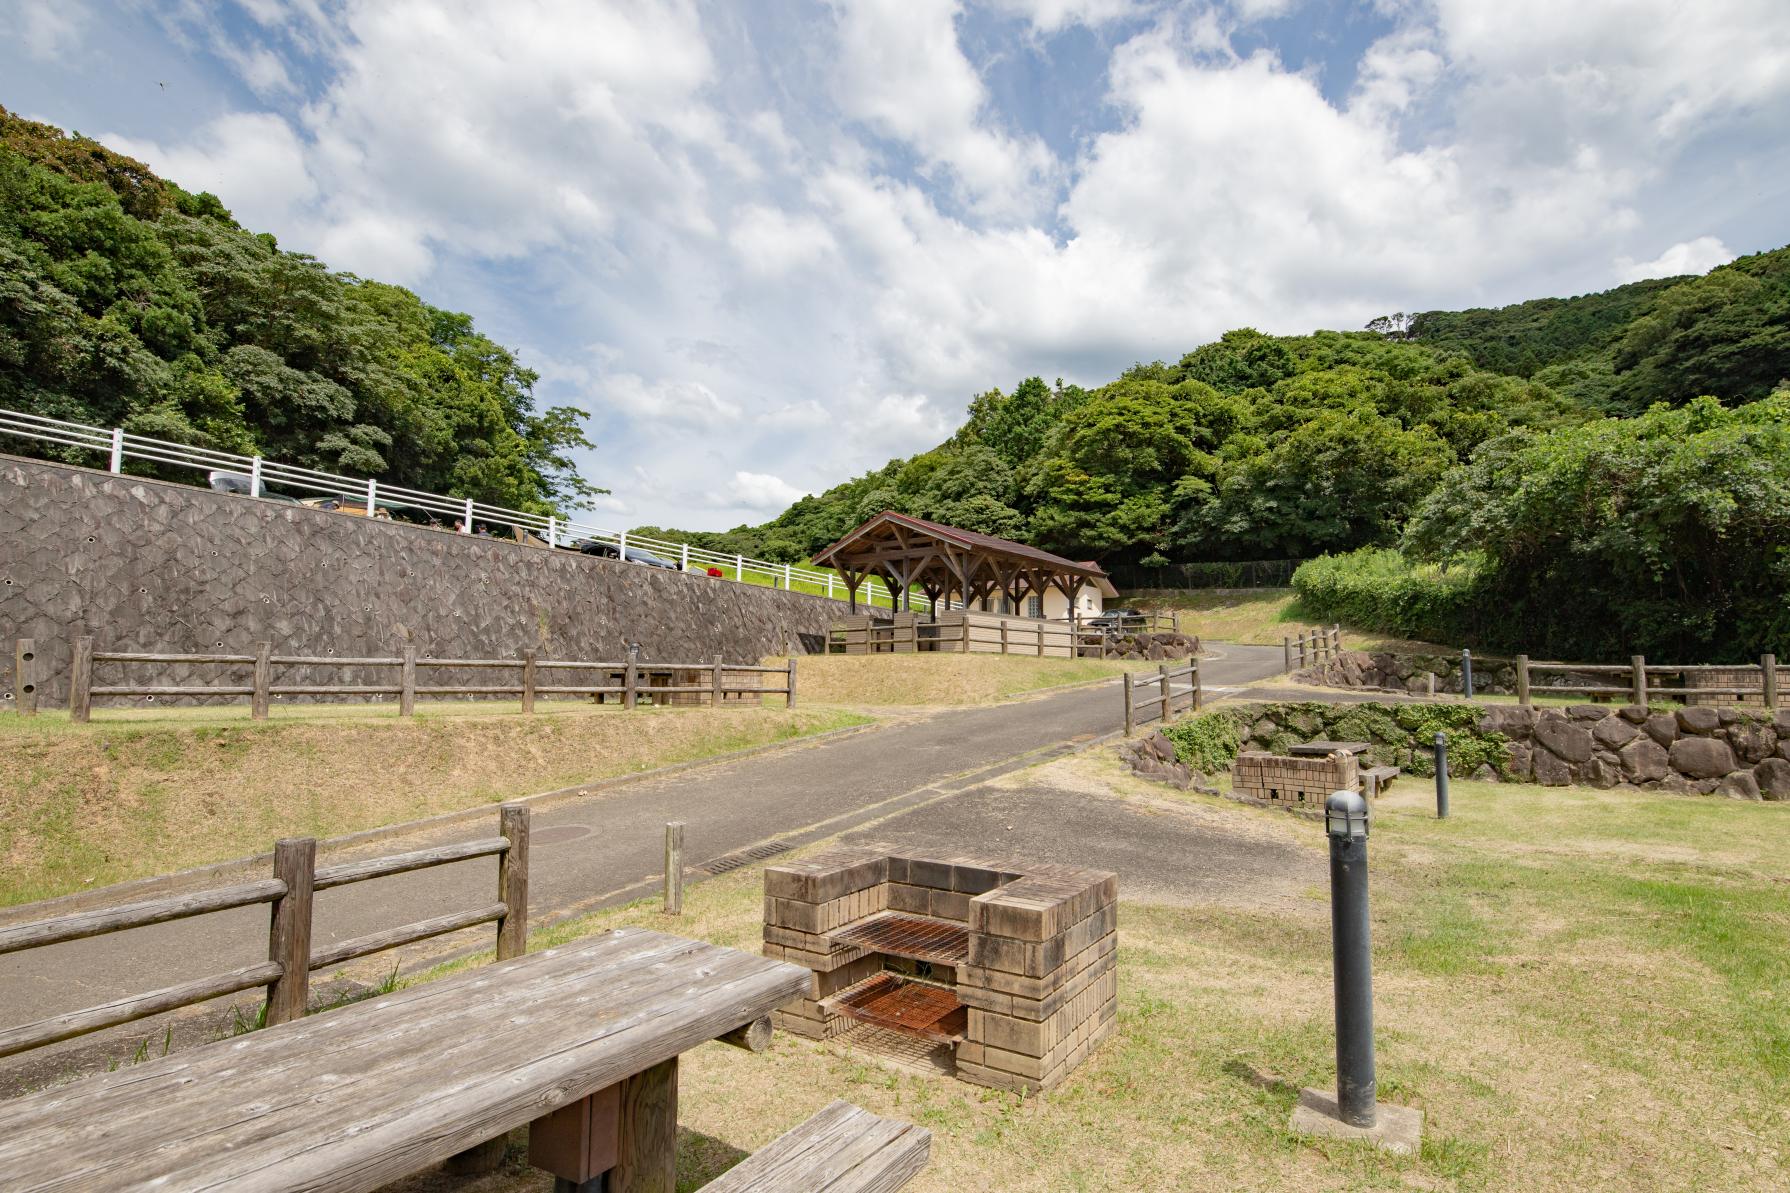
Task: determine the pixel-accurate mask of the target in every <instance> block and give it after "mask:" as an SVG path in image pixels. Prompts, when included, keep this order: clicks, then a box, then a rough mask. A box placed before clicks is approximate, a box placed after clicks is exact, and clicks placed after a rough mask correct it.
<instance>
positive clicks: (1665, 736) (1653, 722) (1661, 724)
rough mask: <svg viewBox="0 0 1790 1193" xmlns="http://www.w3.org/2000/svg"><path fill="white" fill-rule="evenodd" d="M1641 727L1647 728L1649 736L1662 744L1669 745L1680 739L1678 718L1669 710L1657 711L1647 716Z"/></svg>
mask: <svg viewBox="0 0 1790 1193" xmlns="http://www.w3.org/2000/svg"><path fill="white" fill-rule="evenodd" d="M1641 728H1643V729H1645V730H1647V736H1648V737H1651V738H1652V739H1653V740H1654V741H1656V742H1658V743H1659V744H1660V745H1662V746H1669V745H1671V744H1672V743H1673V742H1675V741H1677V740H1678V718H1677V717H1675V716H1673V715H1672V714H1671V713H1669V712H1662V713H1655V714H1654V715H1653V716H1651V717H1648V718H1647V723H1646V724H1645V725H1643V726H1641Z"/></svg>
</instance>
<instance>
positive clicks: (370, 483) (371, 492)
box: [367, 476, 379, 518]
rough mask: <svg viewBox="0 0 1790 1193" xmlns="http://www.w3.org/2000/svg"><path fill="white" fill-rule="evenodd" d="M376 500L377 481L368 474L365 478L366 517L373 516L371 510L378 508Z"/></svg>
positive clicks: (377, 496) (377, 495) (377, 494)
mask: <svg viewBox="0 0 1790 1193" xmlns="http://www.w3.org/2000/svg"><path fill="white" fill-rule="evenodd" d="M378 500H379V482H378V481H376V480H374V479H373V478H372V477H370V476H369V477H368V478H367V517H369V518H371V517H372V516H373V511H374V510H375V509H376V508H378V507H377V504H376V503H377V502H378Z"/></svg>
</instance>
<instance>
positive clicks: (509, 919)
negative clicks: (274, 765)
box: [0, 804, 528, 1056]
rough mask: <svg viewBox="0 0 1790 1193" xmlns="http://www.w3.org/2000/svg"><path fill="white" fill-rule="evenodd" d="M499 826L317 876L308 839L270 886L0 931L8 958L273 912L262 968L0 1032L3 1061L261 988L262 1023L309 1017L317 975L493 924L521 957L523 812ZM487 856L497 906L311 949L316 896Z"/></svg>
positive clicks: (501, 942) (0, 947)
mask: <svg viewBox="0 0 1790 1193" xmlns="http://www.w3.org/2000/svg"><path fill="white" fill-rule="evenodd" d="M498 826H499V827H498V832H499V835H498V836H495V837H489V838H486V839H483V840H479V841H465V842H461V843H459V844H456V845H442V846H438V847H436V848H433V849H419V850H416V851H414V852H411V853H399V854H393V855H391V856H389V857H379V858H369V859H366V860H364V861H358V862H342V863H339V864H336V865H331V866H323V867H319V866H318V865H317V841H316V839H315V838H314V837H299V838H291V839H287V840H283V841H279V842H277V843H276V844H275V845H274V852H273V877H271V878H263V879H258V880H256V881H254V882H240V883H236V884H234V885H231V886H223V887H215V888H213V889H211V890H207V891H199V892H196V893H193V894H185V895H169V896H167V897H165V898H160V899H145V900H142V901H140V902H136V903H125V904H121V905H119V906H117V907H107V908H101V909H98V910H95V911H82V912H75V913H73V914H70V915H63V916H56V917H54V918H52V919H46V920H35V921H32V922H29V923H23V924H14V925H11V926H9V927H0V955H4V954H6V953H16V952H20V951H22V950H25V949H37V948H43V947H45V946H46V945H52V944H61V943H63V942H65V941H70V940H83V939H86V938H87V937H90V936H104V935H107V934H109V933H113V932H122V931H125V930H126V929H129V928H141V927H145V926H147V925H149V924H163V923H167V922H168V921H170V920H181V919H189V918H191V917H193V916H198V915H205V914H208V913H210V912H214V911H229V910H231V909H233V908H238V907H252V906H255V905H257V904H261V903H266V904H269V905H270V908H271V910H270V912H269V916H268V921H269V922H268V949H267V960H266V961H261V962H257V963H256V964H254V965H245V966H242V967H241V968H238V969H233V970H230V971H229V972H227V973H221V974H214V975H212V976H209V977H203V978H195V979H193V980H191V981H187V982H181V983H179V984H178V985H174V986H166V987H164V988H162V989H160V990H152V991H150V992H148V993H147V994H138V995H132V996H130V997H128V998H121V999H118V1000H116V1001H114V1002H109V1003H106V1004H104V1005H102V1006H97V1007H88V1008H86V1009H84V1010H80V1011H71V1012H68V1013H65V1014H61V1015H54V1016H51V1017H50V1018H48V1019H40V1020H38V1021H37V1022H35V1023H27V1024H23V1025H21V1026H18V1027H12V1028H7V1029H5V1030H3V1031H0V1056H11V1055H13V1054H15V1053H19V1052H26V1051H29V1050H30V1049H33V1048H42V1047H43V1046H45V1045H46V1044H55V1043H58V1042H59V1041H62V1040H68V1039H72V1038H74V1037H75V1036H81V1035H86V1034H88V1033H89V1032H95V1031H101V1030H104V1029H105V1028H108V1027H117V1026H119V1025H120V1024H124V1023H131V1022H134V1021H136V1020H138V1019H146V1018H148V1017H149V1016H151V1015H159V1014H161V1013H163V1012H164V1011H172V1010H176V1009H178V1008H180V1007H186V1006H192V1005H194V1004H195V1003H202V1002H208V1001H210V1000H211V999H214V998H220V997H222V996H224V995H228V994H238V993H240V992H242V991H244V990H249V989H253V988H254V987H256V986H265V987H266V988H267V995H266V1013H265V1015H264V1016H263V1021H264V1022H265V1023H268V1024H274V1023H285V1022H287V1021H289V1020H292V1019H297V1018H299V1017H300V1016H302V1015H303V1014H304V1013H305V1008H306V1004H307V1002H308V1000H309V997H310V975H311V972H312V971H313V970H318V969H327V968H329V967H331V966H335V965H341V964H342V963H344V962H346V961H352V960H354V959H355V958H357V957H365V956H368V955H369V954H372V953H380V952H384V951H385V950H387V949H394V948H397V947H398V946H400V945H406V944H413V943H415V942H416V941H419V940H427V939H429V938H431V937H435V936H443V935H445V934H447V933H449V932H458V931H459V930H461V929H462V928H471V927H473V926H475V925H478V924H488V923H491V922H493V921H495V922H496V924H497V959H498V960H499V961H505V960H508V959H509V958H511V957H519V956H521V955H522V953H523V952H524V951H525V950H526V948H527V942H528V809H527V808H526V807H525V806H523V805H521V804H504V805H502V806H501V807H500V808H499V810H498ZM491 855H496V857H497V859H498V862H497V899H496V901H494V902H492V903H488V904H485V905H483V906H480V907H475V908H472V909H471V910H468V911H461V912H453V913H450V914H447V915H440V916H435V917H434V918H432V919H427V920H420V921H418V922H416V923H413V924H405V925H402V926H401V927H397V928H388V929H386V930H384V931H382V932H374V933H371V934H369V935H366V936H359V937H355V938H354V939H352V940H345V941H342V942H341V943H340V944H336V945H331V946H329V947H328V948H325V949H313V948H312V947H311V913H312V896H313V894H314V893H315V892H317V891H324V890H329V889H330V888H332V887H338V886H348V885H349V884H351V883H356V882H366V881H368V880H369V879H373V878H384V877H386V876H388V875H392V874H405V873H408V872H410V871H412V870H422V869H425V868H427V867H431V866H444V865H447V864H448V863H450V862H461V861H465V860H467V859H468V858H476V857H487V856H491Z"/></svg>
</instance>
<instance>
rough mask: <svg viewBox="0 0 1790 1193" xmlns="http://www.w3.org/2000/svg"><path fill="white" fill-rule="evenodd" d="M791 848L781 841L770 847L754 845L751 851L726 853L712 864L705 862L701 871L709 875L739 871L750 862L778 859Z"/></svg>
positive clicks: (774, 842)
mask: <svg viewBox="0 0 1790 1193" xmlns="http://www.w3.org/2000/svg"><path fill="white" fill-rule="evenodd" d="M788 852H789V846H788V845H785V844H784V843H783V842H781V841H772V842H771V843H770V844H769V845H754V846H753V847H752V848H750V849H739V850H735V851H734V852H733V853H724V854H722V855H721V856H720V857H718V858H716V859H715V860H714V861H711V862H704V863H703V864H702V866H701V867H700V869H702V870H703V871H705V872H707V873H709V874H725V873H727V872H728V871H729V870H738V869H739V868H740V867H741V866H744V865H746V864H748V863H750V862H762V861H764V860H766V859H767V858H773V857H776V856H777V855H778V854H780V853H788Z"/></svg>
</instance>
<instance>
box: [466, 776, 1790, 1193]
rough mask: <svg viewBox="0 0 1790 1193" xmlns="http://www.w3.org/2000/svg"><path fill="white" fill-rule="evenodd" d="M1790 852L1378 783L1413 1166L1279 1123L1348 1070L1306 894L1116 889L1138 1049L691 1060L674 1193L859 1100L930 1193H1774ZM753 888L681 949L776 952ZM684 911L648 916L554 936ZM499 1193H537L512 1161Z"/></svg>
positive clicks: (1580, 809)
mask: <svg viewBox="0 0 1790 1193" xmlns="http://www.w3.org/2000/svg"><path fill="white" fill-rule="evenodd" d="M1115 781H1116V782H1123V781H1124V780H1115ZM1150 790H1151V791H1153V792H1156V793H1160V792H1162V790H1163V789H1161V788H1151V789H1150ZM1188 798H1193V799H1200V798H1202V797H1188ZM1222 806H1223V807H1224V808H1226V809H1228V810H1229V811H1230V812H1231V813H1232V814H1234V815H1237V816H1245V817H1248V816H1257V817H1275V818H1276V821H1277V822H1282V821H1280V820H1279V817H1278V816H1277V815H1276V814H1274V813H1270V812H1258V811H1255V810H1252V809H1243V808H1238V807H1237V806H1236V805H1233V804H1229V803H1225V804H1223V805H1222ZM1317 832H1318V830H1317V829H1316V828H1315V827H1314V828H1313V829H1312V833H1313V838H1314V839H1313V848H1314V849H1315V848H1318V847H1319V846H1318V837H1317ZM1787 849H1790V815H1787V814H1786V810H1785V809H1784V808H1782V807H1779V806H1776V805H1771V804H1745V803H1733V802H1729V801H1716V800H1694V799H1685V798H1682V797H1673V796H1655V795H1645V794H1636V793H1619V792H1596V791H1588V790H1578V789H1552V790H1545V791H1544V790H1542V789H1540V788H1534V787H1526V786H1498V785H1494V784H1479V783H1469V782H1461V783H1456V784H1455V787H1454V816H1453V817H1452V818H1451V819H1450V820H1448V821H1446V822H1438V821H1436V820H1434V819H1433V818H1432V816H1431V814H1430V812H1429V811H1428V792H1427V790H1426V789H1424V788H1423V787H1422V785H1421V784H1412V785H1407V786H1405V787H1404V788H1403V790H1402V791H1400V792H1398V793H1396V794H1394V795H1389V796H1388V797H1387V798H1386V799H1385V800H1384V801H1382V803H1381V805H1380V807H1379V809H1378V811H1377V815H1376V824H1375V835H1374V841H1373V859H1372V864H1373V873H1374V889H1373V898H1374V930H1375V946H1376V947H1375V967H1376V972H1375V981H1376V1015H1377V1019H1378V1042H1379V1049H1380V1054H1379V1075H1380V1082H1381V1085H1380V1088H1381V1094H1382V1097H1384V1098H1386V1099H1388V1100H1393V1101H1398V1102H1403V1103H1407V1104H1411V1105H1416V1106H1420V1107H1422V1108H1423V1109H1424V1110H1425V1111H1426V1112H1427V1116H1428V1117H1427V1121H1426V1123H1425V1133H1424V1146H1423V1150H1422V1153H1421V1154H1420V1155H1419V1156H1418V1157H1416V1158H1414V1159H1398V1158H1394V1157H1391V1156H1386V1155H1382V1154H1379V1153H1377V1152H1374V1151H1372V1150H1369V1149H1367V1148H1365V1147H1363V1146H1361V1145H1347V1144H1341V1143H1313V1142H1309V1141H1303V1140H1299V1139H1295V1138H1293V1137H1291V1136H1289V1135H1288V1134H1287V1132H1286V1130H1285V1127H1286V1121H1287V1116H1288V1113H1289V1111H1290V1109H1291V1106H1292V1103H1293V1099H1294V1097H1295V1096H1296V1091H1297V1089H1298V1087H1300V1086H1302V1085H1317V1086H1326V1085H1329V1084H1331V1083H1332V1082H1333V1080H1334V1069H1333V1062H1332V1051H1331V1049H1332V1026H1331V1019H1330V1014H1331V1012H1330V962H1329V952H1328V950H1329V927H1328V919H1327V916H1326V914H1325V904H1324V902H1323V900H1324V898H1325V894H1324V892H1323V891H1321V890H1314V891H1312V892H1310V897H1311V903H1310V909H1309V913H1308V914H1304V915H1292V916H1289V915H1287V914H1285V913H1278V914H1276V913H1270V912H1255V913H1252V912H1247V911H1238V910H1231V909H1221V908H1216V907H1210V906H1193V907H1173V906H1162V905H1150V904H1145V903H1139V902H1136V901H1127V902H1126V903H1125V906H1124V908H1123V912H1122V916H1121V926H1120V1024H1121V1029H1120V1033H1119V1035H1118V1036H1117V1037H1115V1038H1114V1039H1113V1040H1112V1041H1110V1042H1109V1043H1108V1044H1107V1045H1106V1046H1105V1047H1104V1048H1103V1049H1102V1050H1101V1051H1100V1052H1098V1053H1097V1054H1096V1055H1095V1057H1094V1058H1093V1059H1092V1060H1091V1061H1090V1062H1089V1063H1088V1064H1087V1065H1086V1066H1084V1067H1083V1069H1082V1070H1081V1071H1080V1072H1079V1073H1077V1074H1076V1075H1075V1076H1074V1077H1073V1078H1072V1079H1071V1080H1070V1081H1069V1082H1068V1083H1067V1085H1065V1086H1064V1087H1063V1088H1062V1089H1060V1090H1058V1091H1056V1092H1055V1093H1053V1094H1051V1095H1049V1096H1047V1097H1043V1098H1033V1099H1020V1098H1016V1097H1013V1096H1010V1095H1006V1094H999V1093H993V1092H990V1091H987V1090H981V1089H978V1088H976V1087H973V1086H967V1085H960V1084H957V1083H954V1082H951V1081H946V1080H939V1079H928V1078H923V1077H918V1076H914V1075H910V1074H908V1073H905V1072H895V1071H891V1070H889V1069H886V1068H883V1067H881V1066H879V1065H877V1064H875V1063H872V1062H869V1061H867V1060H866V1059H865V1058H864V1057H863V1056H861V1055H859V1054H855V1053H854V1052H853V1051H852V1050H850V1049H849V1048H847V1047H844V1046H841V1045H837V1044H833V1045H816V1044H812V1043H809V1042H806V1041H801V1040H796V1039H792V1038H789V1037H782V1036H780V1037H779V1038H778V1041H777V1043H776V1045H775V1046H774V1047H773V1048H772V1050H771V1051H770V1052H769V1053H767V1054H765V1055H762V1056H757V1057H753V1056H748V1055H745V1054H742V1053H740V1052H738V1051H736V1050H734V1049H730V1048H724V1047H721V1046H718V1045H716V1046H705V1047H703V1048H701V1049H698V1050H697V1051H695V1052H693V1053H691V1054H689V1055H687V1056H686V1057H685V1058H684V1065H683V1067H682V1077H681V1080H682V1091H681V1093H680V1115H679V1117H680V1121H681V1123H682V1124H683V1126H684V1128H685V1129H684V1130H683V1131H681V1132H680V1140H679V1150H680V1157H679V1172H680V1176H679V1188H680V1189H693V1188H696V1187H697V1186H699V1185H700V1184H701V1183H702V1182H703V1181H704V1180H706V1179H710V1178H712V1177H713V1176H714V1175H715V1173H717V1172H718V1171H720V1170H721V1169H722V1168H725V1167H726V1166H728V1165H729V1164H730V1163H731V1162H733V1161H734V1160H735V1159H737V1158H738V1156H739V1155H740V1154H741V1152H740V1150H738V1149H745V1150H750V1149H752V1148H756V1147H759V1146H762V1145H763V1144H764V1143H765V1142H767V1141H768V1140H769V1139H771V1138H772V1137H773V1136H774V1135H776V1134H777V1133H778V1132H780V1131H782V1130H784V1129H785V1128H787V1127H789V1126H790V1125H792V1124H794V1123H795V1122H797V1121H799V1120H800V1119H801V1118H803V1117H805V1116H806V1115H808V1114H810V1113H812V1112H813V1111H814V1110H817V1109H818V1108H819V1107H821V1106H822V1105H824V1104H825V1103H826V1102H827V1101H829V1100H830V1099H832V1098H835V1097H844V1098H848V1099H850V1100H852V1101H855V1102H857V1103H859V1104H860V1105H863V1106H865V1107H866V1108H868V1109H871V1110H873V1111H876V1112H878V1113H882V1114H889V1115H893V1116H896V1117H899V1118H904V1119H908V1120H910V1121H914V1122H918V1123H921V1124H924V1125H925V1126H927V1127H929V1128H931V1129H932V1131H933V1132H934V1141H933V1159H932V1163H931V1165H930V1166H929V1167H928V1168H927V1170H926V1171H925V1172H924V1173H923V1174H922V1175H921V1176H920V1178H919V1179H918V1180H917V1181H915V1182H914V1184H913V1185H911V1186H910V1188H912V1189H914V1190H918V1191H922V1193H924V1191H927V1190H952V1189H990V1190H993V1189H999V1190H1047V1189H1048V1190H1053V1191H1054V1190H1061V1189H1087V1190H1104V1189H1115V1188H1127V1189H1169V1188H1173V1189H1195V1190H1203V1189H1213V1190H1217V1189H1225V1190H1229V1189H1262V1190H1268V1189H1276V1190H1278V1189H1336V1188H1426V1189H1486V1190H1501V1189H1507V1188H1546V1189H1574V1190H1578V1189H1609V1190H1628V1189H1636V1188H1647V1189H1685V1190H1689V1189H1713V1188H1722V1189H1781V1188H1783V1187H1785V1182H1786V1181H1787V1180H1790V1169H1787V1167H1786V1164H1787V1163H1790V1149H1787V1148H1786V1147H1785V1144H1784V1140H1785V1139H1786V1138H1790V1117H1787V1111H1786V1103H1785V1100H1784V1097H1783V1090H1784V1089H1785V1088H1786V1083H1787V1082H1790V940H1787V938H1786V935H1785V933H1784V931H1783V925H1784V924H1785V923H1786V922H1790V886H1787V885H1786V883H1785V878H1786V875H1785V873H1784V863H1783V860H1782V859H1783V858H1784V857H1785V856H1786V851H1787ZM759 896H760V889H759V879H758V874H757V872H756V871H755V870H754V871H740V872H736V873H734V874H730V875H727V876H726V877H724V878H722V879H717V880H714V881H710V882H705V883H702V884H700V885H697V886H695V887H692V888H691V889H690V891H689V893H688V896H687V902H686V909H687V914H686V916H685V918H684V919H683V920H681V921H679V922H678V927H677V931H679V932H680V933H682V934H684V935H690V936H698V937H703V938H705V939H710V940H714V941H716V942H718V943H722V944H726V945H731V946H734V947H738V948H744V949H756V948H757V944H758V935H759V924H760V908H759V902H760V899H759ZM665 922H666V921H665V920H664V917H663V916H662V915H661V914H660V913H659V911H658V909H657V906H656V905H654V904H641V905H637V906H635V907H633V908H629V909H623V910H620V911H616V912H608V913H604V914H601V915H598V916H595V917H591V918H589V919H586V920H583V921H579V922H577V923H575V924H573V925H566V926H561V927H559V928H556V929H551V930H549V931H548V932H546V933H543V934H542V936H541V938H540V939H539V941H538V942H534V943H535V944H536V947H545V946H546V945H548V944H551V943H554V942H556V941H558V940H562V939H566V938H569V937H571V936H573V935H578V934H582V933H584V932H589V931H593V930H596V929H599V928H604V927H608V926H611V925H615V924H620V923H633V924H641V925H646V926H651V927H659V928H663V927H664V926H665ZM479 1187H480V1188H481V1189H482V1190H489V1191H490V1193H500V1191H501V1193H512V1191H520V1190H524V1189H529V1190H532V1189H537V1188H540V1189H544V1188H545V1187H546V1183H545V1182H543V1181H541V1179H540V1174H538V1173H532V1174H530V1173H526V1172H525V1171H524V1170H521V1169H512V1171H511V1173H510V1174H508V1175H500V1176H497V1177H495V1178H492V1179H491V1180H489V1181H488V1182H481V1184H480V1186H479Z"/></svg>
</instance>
